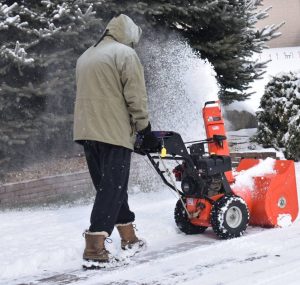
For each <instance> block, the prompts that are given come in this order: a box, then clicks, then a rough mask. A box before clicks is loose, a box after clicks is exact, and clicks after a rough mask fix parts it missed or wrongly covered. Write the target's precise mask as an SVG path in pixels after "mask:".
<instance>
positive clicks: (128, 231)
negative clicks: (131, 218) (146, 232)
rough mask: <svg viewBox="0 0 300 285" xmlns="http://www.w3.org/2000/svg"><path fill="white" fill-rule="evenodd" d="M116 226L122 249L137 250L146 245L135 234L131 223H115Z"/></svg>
mask: <svg viewBox="0 0 300 285" xmlns="http://www.w3.org/2000/svg"><path fill="white" fill-rule="evenodd" d="M116 227H117V229H118V232H119V234H120V237H121V248H122V249H124V250H126V249H132V248H136V249H137V250H139V249H142V248H143V247H145V246H146V243H145V242H144V241H143V240H141V239H139V238H138V237H137V236H136V235H135V231H134V227H133V224H132V223H128V224H124V225H122V224H118V225H116Z"/></svg>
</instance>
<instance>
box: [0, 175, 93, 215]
mask: <svg viewBox="0 0 300 285" xmlns="http://www.w3.org/2000/svg"><path fill="white" fill-rule="evenodd" d="M94 191H95V190H94V189H93V185H92V182H91V178H90V175H89V173H88V172H79V173H74V174H68V175H66V174H65V175H61V176H53V177H46V178H42V179H37V180H31V181H27V182H22V183H10V184H5V185H1V186H0V209H4V208H8V207H14V208H18V207H24V206H32V205H43V204H50V203H56V204H64V203H70V202H73V201H75V200H78V199H88V198H89V197H92V196H93V195H94V194H95V192H94Z"/></svg>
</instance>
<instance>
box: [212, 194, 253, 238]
mask: <svg viewBox="0 0 300 285" xmlns="http://www.w3.org/2000/svg"><path fill="white" fill-rule="evenodd" d="M248 223H249V211H248V208H247V205H246V203H245V202H244V200H243V199H242V198H240V197H238V196H232V195H225V196H223V197H222V198H220V199H219V200H217V201H216V202H215V203H214V205H213V206H212V210H211V226H212V228H213V231H214V232H215V234H216V235H217V236H218V237H220V238H222V239H230V238H236V237H240V236H242V235H243V233H244V232H245V230H246V228H247V226H248Z"/></svg>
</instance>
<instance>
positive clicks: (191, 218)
mask: <svg viewBox="0 0 300 285" xmlns="http://www.w3.org/2000/svg"><path fill="white" fill-rule="evenodd" d="M202 111H203V119H204V125H205V130H206V135H207V139H205V140H201V141H193V142H183V140H182V138H181V136H180V134H178V133H176V132H172V131H154V132H153V134H154V135H155V137H156V138H157V139H158V141H159V142H160V145H159V147H158V148H156V149H142V148H141V147H140V146H139V145H136V146H135V147H136V150H137V151H138V152H140V153H143V154H145V155H147V157H148V159H149V160H150V162H151V164H152V165H153V167H154V169H155V170H156V171H157V173H158V174H159V175H160V177H161V178H162V180H163V182H164V183H165V184H166V185H167V186H169V187H170V188H171V189H172V190H174V191H175V192H177V194H178V196H179V199H178V201H177V204H176V206H175V222H176V225H177V226H178V228H179V229H180V230H181V231H182V232H184V233H186V234H198V233H203V232H204V231H205V230H206V229H207V228H208V227H210V226H211V227H212V229H213V231H214V232H215V234H216V235H217V236H218V237H220V238H222V239H228V238H235V237H239V236H241V235H242V234H243V233H244V232H245V230H246V228H247V226H248V224H249V223H250V224H252V225H259V226H265V227H274V226H278V224H279V221H280V218H282V217H288V218H289V219H290V221H294V220H295V219H296V217H297V215H298V198H297V190H296V179H295V169H294V162H293V161H290V160H277V161H276V162H275V166H274V168H275V171H274V174H268V175H264V176H257V177H254V178H253V179H254V186H253V187H252V188H249V187H244V186H242V187H241V186H239V187H238V186H236V185H235V183H234V182H235V177H236V176H235V177H233V174H232V165H231V158H230V155H229V147H228V142H227V138H226V133H225V127H224V121H223V118H222V114H221V107H220V102H219V101H209V102H206V103H205V105H204V108H203V110H202ZM206 145H207V149H208V152H206V150H205V149H206V147H205V146H206ZM167 161H175V162H177V166H176V167H175V168H174V169H173V171H170V170H169V169H168V165H167V163H166V162H167ZM258 163H259V160H257V159H242V160H241V162H240V164H239V166H238V167H237V169H236V173H237V175H239V173H240V172H243V171H246V170H248V169H250V168H251V167H254V166H256V165H257V164H258ZM161 166H162V167H163V169H161ZM166 176H168V178H167V177H166ZM179 183H180V187H179V186H177V185H178V184H179Z"/></svg>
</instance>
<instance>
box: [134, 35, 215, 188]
mask: <svg viewBox="0 0 300 285" xmlns="http://www.w3.org/2000/svg"><path fill="white" fill-rule="evenodd" d="M137 53H138V55H139V57H140V58H141V61H142V63H143V66H144V69H145V79H146V87H147V94H148V103H149V113H150V121H151V124H152V130H165V131H175V132H178V133H180V134H181V136H182V137H183V140H184V141H189V140H200V139H205V138H206V135H205V128H204V124H203V121H202V113H201V110H202V107H203V106H204V103H205V102H206V101H211V100H216V99H217V94H218V85H217V80H216V78H215V71H214V69H213V67H212V65H211V64H210V63H209V62H207V61H204V60H202V59H201V58H200V56H199V55H197V54H195V52H194V51H193V50H192V48H191V47H190V46H189V45H188V44H187V43H186V42H184V41H183V40H181V39H180V38H179V37H178V36H177V35H176V34H169V35H168V36H165V35H161V34H158V33H153V34H152V35H150V36H148V37H147V38H146V39H144V40H142V41H141V43H140V45H139V46H138V48H137ZM149 168H151V166H150V165H147V161H145V159H142V158H141V157H140V156H138V157H136V156H134V157H133V162H132V167H131V178H130V186H131V187H129V190H132V188H134V189H136V186H138V189H140V190H141V191H143V192H147V191H150V190H154V189H157V188H158V187H159V188H161V187H162V185H163V184H162V182H161V181H160V179H159V178H158V176H157V175H156V173H155V171H154V170H150V169H149Z"/></svg>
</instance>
